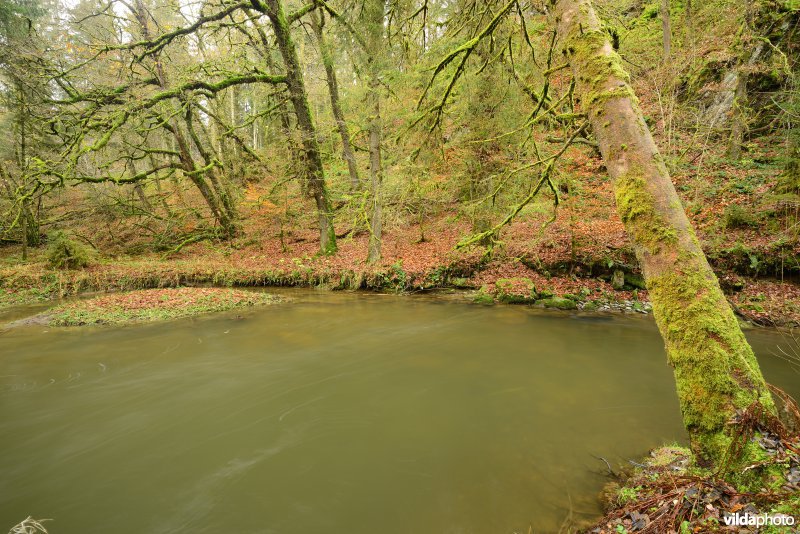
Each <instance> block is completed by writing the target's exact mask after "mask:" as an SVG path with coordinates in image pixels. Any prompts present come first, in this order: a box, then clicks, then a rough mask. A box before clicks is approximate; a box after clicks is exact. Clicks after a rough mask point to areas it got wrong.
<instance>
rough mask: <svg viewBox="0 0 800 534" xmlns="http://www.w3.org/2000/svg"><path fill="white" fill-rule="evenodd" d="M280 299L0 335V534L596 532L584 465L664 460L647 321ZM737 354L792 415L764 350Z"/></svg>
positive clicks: (599, 473) (674, 414) (660, 381)
mask: <svg viewBox="0 0 800 534" xmlns="http://www.w3.org/2000/svg"><path fill="white" fill-rule="evenodd" d="M290 294H291V295H292V296H293V297H294V299H295V300H294V302H292V303H291V304H287V305H280V306H272V307H267V308H263V309H260V310H249V311H246V312H244V313H242V312H232V313H227V314H223V315H216V316H213V317H211V318H201V319H190V320H179V321H173V322H169V323H163V324H151V325H138V326H128V327H117V328H108V327H90V328H80V329H52V328H44V327H30V328H19V329H14V330H11V331H8V332H5V333H3V334H0V358H2V360H0V362H1V363H0V436H2V445H0V531H3V530H2V529H6V530H8V529H9V528H10V527H11V526H12V525H14V524H15V523H17V522H18V521H20V520H22V519H24V518H25V517H27V516H28V515H32V516H34V517H37V518H42V517H46V518H53V519H54V521H53V522H52V523H50V524H49V530H50V532H51V534H63V533H77V532H80V533H82V534H88V533H108V532H118V533H136V534H143V533H173V532H187V533H188V532H191V533H202V532H207V533H220V532H236V533H237V534H242V533H251V532H252V533H255V532H265V533H271V532H275V533H298V534H300V533H302V534H307V533H315V532H325V533H348V534H351V533H374V532H381V533H511V532H525V533H527V532H528V529H529V527H531V526H532V527H533V531H534V532H539V533H541V532H555V531H557V530H558V528H559V525H560V524H561V523H562V521H563V520H564V518H565V517H566V516H567V515H568V514H570V513H572V514H573V516H574V517H576V518H591V517H593V516H595V515H597V514H598V513H599V511H600V510H599V508H598V503H597V501H596V495H597V493H598V491H599V490H600V488H601V487H602V485H603V483H604V482H605V480H606V479H605V477H604V472H605V465H604V464H603V463H602V461H600V460H598V459H597V458H596V456H602V457H605V458H607V459H608V460H609V462H611V463H612V465H615V464H619V463H624V462H625V461H626V459H629V458H630V459H637V458H638V457H641V455H642V454H644V453H646V451H647V450H648V449H649V448H652V447H655V446H657V445H659V444H662V443H664V442H666V441H674V440H678V441H683V440H684V432H683V430H682V428H681V424H680V415H679V410H678V404H677V399H676V396H675V386H674V383H673V379H672V373H671V370H670V369H669V367H668V366H667V365H666V361H665V356H664V351H663V346H662V342H661V340H660V338H659V337H658V333H657V331H656V329H655V326H654V323H653V322H652V319H650V318H649V317H641V316H633V317H631V316H628V317H623V316H598V315H592V316H580V315H574V314H566V313H560V312H545V311H541V310H535V309H530V308H526V307H522V306H503V307H501V306H496V307H488V308H487V307H481V306H475V305H469V304H465V303H463V302H460V301H457V300H453V299H442V298H436V297H424V296H414V297H408V296H405V297H403V296H387V295H365V294H350V293H327V292H315V291H308V290H297V291H292V292H290ZM751 339H752V340H753V342H754V346H755V347H756V349H757V352H758V353H759V357H760V360H761V363H762V366H763V368H764V371H765V374H766V375H767V377H768V379H770V380H771V381H773V382H775V383H777V384H778V385H779V386H781V387H783V388H785V389H787V390H788V391H789V392H791V393H793V394H795V395H798V394H799V393H800V374H798V372H797V371H796V367H795V368H793V367H792V366H791V365H790V364H788V363H787V362H785V361H784V360H782V359H781V358H780V357H778V356H780V352H779V351H778V350H777V349H776V346H777V345H778V344H781V343H782V344H783V345H786V343H785V339H784V338H782V337H781V336H779V335H777V334H775V333H774V332H770V331H759V332H756V333H754V334H751ZM776 355H777V356H776ZM570 511H571V512H570Z"/></svg>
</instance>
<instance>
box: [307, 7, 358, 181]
mask: <svg viewBox="0 0 800 534" xmlns="http://www.w3.org/2000/svg"><path fill="white" fill-rule="evenodd" d="M324 24H325V19H324V13H320V12H319V11H317V12H314V18H313V26H314V34H315V35H316V37H317V43H318V44H319V50H320V55H321V56H322V65H323V66H324V67H325V78H326V80H327V82H328V94H329V95H330V99H331V109H332V110H333V118H334V119H335V120H336V127H337V128H338V130H339V136H340V137H341V138H342V158H343V159H344V160H345V162H347V169H348V171H349V172H350V189H351V190H353V191H356V190H358V189H361V178H360V177H359V176H358V166H357V165H356V157H355V154H354V153H353V147H352V145H351V144H350V132H349V131H348V129H347V122H345V120H344V113H343V112H342V105H341V104H340V103H339V82H338V81H337V80H336V71H335V70H334V67H333V57H332V56H331V50H330V48H329V47H328V43H326V42H325V34H324V33H323V30H322V28H323V26H324Z"/></svg>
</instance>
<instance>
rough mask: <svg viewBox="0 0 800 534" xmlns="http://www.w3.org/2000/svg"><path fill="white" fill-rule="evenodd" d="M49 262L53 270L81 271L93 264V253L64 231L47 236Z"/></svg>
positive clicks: (57, 231)
mask: <svg viewBox="0 0 800 534" xmlns="http://www.w3.org/2000/svg"><path fill="white" fill-rule="evenodd" d="M47 243H48V244H47V262H48V263H49V264H50V267H52V268H53V269H80V268H82V267H86V266H87V265H89V263H91V260H92V252H91V250H90V249H89V247H87V246H86V245H84V244H83V243H80V242H78V241H76V240H75V239H73V238H72V237H70V236H69V234H67V233H66V232H64V231H63V230H56V231H55V232H51V233H49V234H48V236H47Z"/></svg>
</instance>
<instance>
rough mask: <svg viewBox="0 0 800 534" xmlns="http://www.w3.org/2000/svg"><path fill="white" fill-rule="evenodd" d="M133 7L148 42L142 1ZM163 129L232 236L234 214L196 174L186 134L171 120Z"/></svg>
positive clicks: (162, 79)
mask: <svg viewBox="0 0 800 534" xmlns="http://www.w3.org/2000/svg"><path fill="white" fill-rule="evenodd" d="M134 7H135V9H134V12H133V15H134V17H135V18H136V22H137V23H138V24H139V29H140V31H141V32H142V37H143V38H144V39H145V40H148V41H149V40H150V39H151V35H150V25H149V23H148V20H147V10H146V8H145V6H144V3H143V1H142V0H135V2H134ZM153 61H154V66H155V71H156V79H157V82H158V86H159V87H160V88H161V89H167V88H168V87H169V80H168V78H167V74H166V71H165V70H164V65H163V64H162V63H161V60H160V59H159V58H158V57H154V59H153ZM165 127H166V129H167V130H168V131H169V132H170V133H171V134H172V136H173V137H174V139H175V142H176V143H177V145H178V153H179V157H178V159H179V160H180V162H181V166H182V167H183V170H184V172H185V173H186V175H187V176H188V177H189V180H191V182H192V183H193V184H194V185H195V187H197V189H198V190H199V191H200V194H201V195H202V196H203V199H204V200H205V201H206V204H207V205H208V208H209V210H210V211H211V214H212V216H213V217H214V219H215V220H216V221H217V222H219V224H220V226H221V227H222V229H223V230H224V231H225V233H226V234H227V235H228V236H231V237H232V236H234V235H235V234H236V227H235V223H234V219H235V214H233V213H230V212H228V210H227V207H226V206H224V205H222V203H221V202H220V199H218V198H217V196H216V195H215V194H214V191H212V190H211V188H210V187H209V186H208V183H207V182H206V180H205V179H204V178H203V176H202V173H200V172H198V169H199V167H198V166H197V165H196V164H195V161H194V158H193V157H192V153H191V149H190V146H189V142H188V141H187V139H186V134H185V133H184V132H183V130H182V128H181V125H180V123H179V122H178V121H176V120H172V119H171V120H170V121H169V122H168V123H167V124H165Z"/></svg>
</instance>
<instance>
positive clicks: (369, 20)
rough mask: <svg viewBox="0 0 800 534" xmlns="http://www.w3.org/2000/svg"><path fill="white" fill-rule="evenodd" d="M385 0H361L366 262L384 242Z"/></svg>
mask: <svg viewBox="0 0 800 534" xmlns="http://www.w3.org/2000/svg"><path fill="white" fill-rule="evenodd" d="M385 10H386V3H385V1H384V0H369V1H368V2H365V4H364V11H363V16H364V25H365V28H366V34H367V47H368V50H367V51H366V52H367V53H368V54H369V59H368V63H369V84H368V85H369V93H368V94H367V101H368V108H369V110H370V113H371V114H370V117H369V176H370V193H371V196H372V213H371V214H370V222H369V224H370V233H369V247H368V251H367V263H376V262H378V261H380V259H381V254H382V253H381V247H382V243H383V161H382V155H381V145H382V144H383V121H382V120H381V79H380V77H381V69H382V66H383V60H384V52H385V51H384V50H383V49H384V46H385V44H384V29H383V28H384V18H385Z"/></svg>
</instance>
